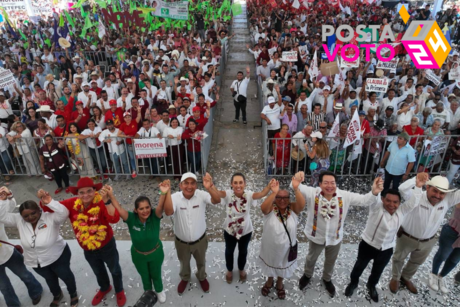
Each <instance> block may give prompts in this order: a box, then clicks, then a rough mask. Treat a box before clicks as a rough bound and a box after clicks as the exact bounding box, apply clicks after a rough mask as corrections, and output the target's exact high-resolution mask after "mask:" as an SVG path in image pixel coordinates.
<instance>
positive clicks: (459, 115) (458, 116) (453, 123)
mask: <svg viewBox="0 0 460 307" xmlns="http://www.w3.org/2000/svg"><path fill="white" fill-rule="evenodd" d="M449 115H450V123H449V130H455V129H457V127H458V123H459V122H460V109H457V112H455V114H454V113H453V112H452V110H450V109H449ZM0 148H1V147H0Z"/></svg>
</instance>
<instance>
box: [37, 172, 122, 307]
mask: <svg viewBox="0 0 460 307" xmlns="http://www.w3.org/2000/svg"><path fill="white" fill-rule="evenodd" d="M101 189H102V190H101ZM69 190H70V192H71V193H72V194H74V195H77V197H73V198H69V199H66V200H63V201H60V202H59V203H60V204H61V205H63V206H64V207H66V208H67V210H68V212H69V220H70V222H71V224H72V226H73V230H74V233H75V237H76V238H77V241H78V244H79V245H80V247H81V248H82V249H83V252H84V255H85V259H86V261H88V263H89V265H90V266H91V269H92V270H93V272H94V275H96V280H97V283H98V285H99V287H100V289H99V290H98V291H97V293H96V295H95V296H94V298H93V301H92V305H93V306H96V305H98V304H99V303H100V302H101V301H102V299H103V298H104V297H105V296H106V295H107V294H108V293H109V292H110V290H112V286H111V285H110V279H109V275H108V274H107V270H106V268H105V266H107V268H108V269H109V271H110V273H111V275H112V280H113V284H114V287H115V292H116V296H117V305H118V306H123V305H124V304H125V303H126V296H125V292H124V290H123V279H122V273H121V267H120V262H119V255H118V251H117V244H116V242H115V237H114V236H113V230H112V226H111V225H110V224H115V223H117V222H118V221H119V220H120V215H119V213H118V211H117V210H115V207H114V206H113V205H112V202H113V203H115V202H118V201H117V199H116V198H115V196H113V193H108V192H109V191H112V187H110V186H108V185H106V186H104V188H102V183H97V184H95V183H94V182H93V180H92V179H91V178H89V177H83V178H80V180H78V183H77V186H76V187H69ZM99 190H100V192H99V193H96V192H97V191H99ZM109 195H110V196H109ZM37 196H38V197H39V198H40V200H41V201H40V206H41V207H42V209H43V211H45V212H53V211H52V210H51V209H50V208H48V206H47V205H48V204H51V203H52V202H53V204H54V205H56V203H57V201H56V200H53V199H52V198H51V196H50V194H49V193H48V192H46V191H44V190H39V191H38V194H37Z"/></svg>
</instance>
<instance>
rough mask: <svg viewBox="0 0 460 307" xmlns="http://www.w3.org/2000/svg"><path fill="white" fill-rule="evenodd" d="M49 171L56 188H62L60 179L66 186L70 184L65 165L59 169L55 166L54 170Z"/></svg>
mask: <svg viewBox="0 0 460 307" xmlns="http://www.w3.org/2000/svg"><path fill="white" fill-rule="evenodd" d="M51 173H53V176H54V180H55V181H56V183H57V185H58V188H62V181H64V185H65V187H66V188H68V187H69V186H70V182H69V175H68V174H67V168H66V167H65V166H64V167H63V168H61V169H59V168H56V170H55V171H53V172H51Z"/></svg>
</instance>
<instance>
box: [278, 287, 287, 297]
mask: <svg viewBox="0 0 460 307" xmlns="http://www.w3.org/2000/svg"><path fill="white" fill-rule="evenodd" d="M276 294H277V295H278V298H279V299H280V300H284V299H285V298H286V291H284V286H283V287H282V288H281V289H278V288H276Z"/></svg>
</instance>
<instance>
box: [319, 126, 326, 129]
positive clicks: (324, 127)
mask: <svg viewBox="0 0 460 307" xmlns="http://www.w3.org/2000/svg"><path fill="white" fill-rule="evenodd" d="M326 128H327V127H321V126H320V127H319V129H326Z"/></svg>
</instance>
